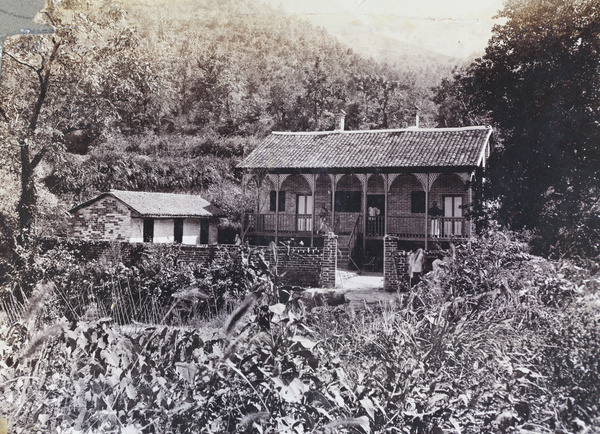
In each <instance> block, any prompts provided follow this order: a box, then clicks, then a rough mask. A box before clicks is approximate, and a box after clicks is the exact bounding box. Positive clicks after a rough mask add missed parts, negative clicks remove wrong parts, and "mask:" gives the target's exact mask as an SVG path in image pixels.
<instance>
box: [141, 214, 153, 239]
mask: <svg viewBox="0 0 600 434" xmlns="http://www.w3.org/2000/svg"><path fill="white" fill-rule="evenodd" d="M143 240H144V242H145V243H151V242H153V241H154V219H144V235H143Z"/></svg>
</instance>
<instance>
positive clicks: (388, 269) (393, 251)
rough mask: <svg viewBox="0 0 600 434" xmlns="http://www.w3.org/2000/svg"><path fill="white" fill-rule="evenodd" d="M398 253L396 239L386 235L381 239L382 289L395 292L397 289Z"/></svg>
mask: <svg viewBox="0 0 600 434" xmlns="http://www.w3.org/2000/svg"><path fill="white" fill-rule="evenodd" d="M397 253H398V237H394V236H391V235H386V236H385V237H384V238H383V289H384V290H385V291H396V290H397V289H398V287H399V282H398V270H397V269H396V256H397Z"/></svg>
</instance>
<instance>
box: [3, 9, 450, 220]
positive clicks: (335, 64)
mask: <svg viewBox="0 0 600 434" xmlns="http://www.w3.org/2000/svg"><path fill="white" fill-rule="evenodd" d="M159 3H160V2H156V5H154V6H153V3H152V2H151V1H149V2H144V5H141V6H140V5H139V4H138V5H137V6H135V7H133V6H128V7H124V6H119V5H117V4H116V3H115V2H114V1H112V2H109V1H101V0H91V1H89V0H65V1H63V2H62V3H60V8H57V9H54V10H50V12H49V14H48V16H49V18H50V19H52V21H53V22H54V24H55V26H56V29H57V32H56V35H54V36H53V37H49V36H43V37H38V36H25V37H18V38H12V39H11V40H9V41H7V44H6V47H5V52H6V53H8V55H9V56H8V57H7V60H5V62H4V65H3V68H4V69H3V81H2V90H1V91H2V110H3V114H5V115H6V119H8V122H6V123H4V124H3V125H2V126H1V127H0V128H2V134H3V135H4V138H5V139H6V140H4V143H10V141H11V135H14V134H15V131H18V128H17V129H15V128H14V125H16V124H18V123H19V122H21V123H22V127H23V128H24V130H27V128H31V127H32V126H33V128H34V130H32V131H29V133H31V137H32V140H30V142H29V143H30V144H31V145H30V146H31V147H32V151H34V150H36V149H38V150H39V149H46V150H47V149H51V152H46V151H45V154H44V159H43V162H42V164H40V166H39V167H40V168H41V169H42V170H38V172H39V181H42V183H40V185H41V184H43V185H44V186H45V187H46V188H47V190H48V191H49V192H51V194H53V195H56V196H57V197H58V198H59V201H58V203H59V207H62V208H63V209H68V208H69V207H71V206H73V205H74V204H76V203H79V202H81V201H83V200H86V199H89V198H90V197H91V196H93V195H95V194H97V193H98V192H100V191H105V190H108V189H110V188H118V189H133V190H147V191H169V192H171V191H172V192H202V193H204V194H206V195H207V196H209V198H210V199H212V200H214V201H215V202H216V203H217V204H219V205H220V206H222V207H224V208H225V209H228V210H230V211H231V213H232V214H236V213H239V212H241V211H242V208H243V207H244V206H245V205H244V202H243V198H242V196H241V193H239V189H238V185H239V182H238V180H237V178H236V175H235V173H234V171H233V167H234V166H235V163H236V162H237V161H238V160H239V158H241V157H242V156H243V155H244V154H245V153H247V152H248V151H249V150H251V149H252V148H253V147H254V146H255V145H256V143H257V141H258V140H260V139H261V138H262V137H264V136H265V135H266V134H268V133H269V132H270V131H273V130H290V131H310V130H327V129H332V127H333V121H334V116H335V114H336V113H337V112H338V111H339V110H345V111H346V113H347V118H346V125H347V128H349V129H370V128H394V127H406V126H410V125H412V124H413V122H414V115H415V107H416V106H418V107H419V109H420V119H421V122H422V125H433V122H434V112H435V105H434V103H433V102H432V100H431V99H432V91H431V87H432V86H434V85H436V84H437V83H436V81H437V80H436V78H437V77H439V76H440V75H441V74H443V73H447V72H448V69H449V67H448V65H447V62H446V65H445V66H439V65H437V64H435V62H433V61H430V62H423V63H422V64H417V65H398V64H393V65H387V64H382V63H377V62H375V61H374V60H373V59H366V58H364V57H361V56H359V55H358V54H356V53H355V52H353V50H352V48H351V47H348V46H346V45H343V44H342V43H341V42H340V41H338V40H337V39H335V38H334V37H333V36H331V35H329V34H328V33H327V32H326V31H325V30H323V29H322V28H316V27H314V26H311V25H310V24H308V23H306V22H304V21H301V20H298V19H295V18H292V17H290V16H286V15H284V14H282V13H281V11H277V10H275V9H273V8H271V7H269V6H267V5H264V4H260V3H257V2H252V1H249V0H242V1H238V0H236V1H222V0H198V1H194V2H189V1H180V2H179V3H178V2H169V4H170V5H169V6H165V5H164V4H159ZM53 41H54V42H53ZM54 48H56V50H55V51H53V50H54ZM52 56H54V57H52ZM51 57H52V62H48V60H49V59H50V58H51ZM43 59H46V61H45V62H44V63H41V62H42V60H43ZM24 63H29V64H32V65H34V66H35V65H40V64H41V65H42V66H43V67H44V68H45V70H48V71H49V73H50V76H49V77H50V79H49V86H48V92H47V94H46V95H45V99H44V100H43V105H42V109H41V112H40V115H39V120H38V122H37V124H35V125H32V124H31V123H29V124H26V123H24V120H26V119H30V118H31V116H33V115H34V114H35V110H34V107H35V102H36V101H39V98H38V97H39V95H40V86H39V83H38V81H39V80H38V79H39V77H37V76H36V73H35V71H33V68H27V67H26V66H24ZM439 78H440V79H441V77H439ZM7 126H13V128H12V129H11V128H7ZM29 133H28V134H29ZM9 151H10V152H8V153H7V154H6V155H7V158H8V159H9V160H10V161H9V162H10V163H13V165H12V167H15V165H16V166H18V165H19V164H20V163H19V160H18V159H19V156H18V155H17V152H15V151H16V148H14V147H12V148H9ZM32 155H33V154H32ZM11 157H12V158H11ZM6 166H7V167H10V165H9V164H7V165H6ZM15 172H17V171H15ZM15 181H16V179H15ZM40 191H42V192H43V191H44V190H43V189H41V190H40ZM224 192H225V193H224ZM232 193H233V194H232ZM4 208H6V204H4ZM54 214H56V212H54Z"/></svg>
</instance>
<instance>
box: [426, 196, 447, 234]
mask: <svg viewBox="0 0 600 434" xmlns="http://www.w3.org/2000/svg"><path fill="white" fill-rule="evenodd" d="M442 215H444V212H443V211H442V210H441V208H440V207H439V206H438V204H437V202H436V201H434V202H433V205H432V206H431V208H429V217H431V236H433V237H439V236H440V217H441V216H442Z"/></svg>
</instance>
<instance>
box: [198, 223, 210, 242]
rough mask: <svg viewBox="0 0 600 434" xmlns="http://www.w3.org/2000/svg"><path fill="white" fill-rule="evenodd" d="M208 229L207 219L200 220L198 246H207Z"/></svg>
mask: <svg viewBox="0 0 600 434" xmlns="http://www.w3.org/2000/svg"><path fill="white" fill-rule="evenodd" d="M209 228H210V224H209V222H208V219H200V244H208V232H209Z"/></svg>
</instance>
